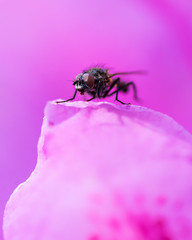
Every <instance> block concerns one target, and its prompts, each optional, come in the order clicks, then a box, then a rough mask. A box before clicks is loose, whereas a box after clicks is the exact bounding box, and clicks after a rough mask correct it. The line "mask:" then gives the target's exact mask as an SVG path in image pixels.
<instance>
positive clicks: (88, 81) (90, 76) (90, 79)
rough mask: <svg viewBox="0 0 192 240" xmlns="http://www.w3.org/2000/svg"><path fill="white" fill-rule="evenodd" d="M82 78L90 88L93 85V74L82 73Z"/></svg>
mask: <svg viewBox="0 0 192 240" xmlns="http://www.w3.org/2000/svg"><path fill="white" fill-rule="evenodd" d="M83 80H84V81H85V83H86V84H87V86H88V87H90V88H92V87H93V86H94V83H95V78H94V76H93V74H89V73H85V74H83Z"/></svg>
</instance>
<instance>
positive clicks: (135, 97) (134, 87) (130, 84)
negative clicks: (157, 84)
mask: <svg viewBox="0 0 192 240" xmlns="http://www.w3.org/2000/svg"><path fill="white" fill-rule="evenodd" d="M130 86H132V87H133V93H134V95H133V96H134V99H135V100H137V101H138V100H139V98H138V96H137V88H136V85H135V83H134V82H128V83H127V84H126V87H127V89H126V92H128V91H129V87H130Z"/></svg>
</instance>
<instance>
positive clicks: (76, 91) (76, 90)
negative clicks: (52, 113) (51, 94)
mask: <svg viewBox="0 0 192 240" xmlns="http://www.w3.org/2000/svg"><path fill="white" fill-rule="evenodd" d="M76 94H77V89H76V90H75V93H74V95H73V97H72V98H70V99H68V100H64V101H58V102H56V103H63V102H69V101H71V100H73V99H74V98H75V96H76Z"/></svg>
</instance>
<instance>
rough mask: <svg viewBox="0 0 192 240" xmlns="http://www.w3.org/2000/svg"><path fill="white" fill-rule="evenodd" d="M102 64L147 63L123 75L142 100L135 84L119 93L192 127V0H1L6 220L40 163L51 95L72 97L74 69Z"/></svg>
mask: <svg viewBox="0 0 192 240" xmlns="http://www.w3.org/2000/svg"><path fill="white" fill-rule="evenodd" d="M96 64H101V65H105V66H106V67H109V68H110V69H111V73H114V72H119V71H132V70H145V71H146V72H147V75H135V76H128V77H126V76H124V77H123V79H124V80H125V81H131V80H133V81H135V83H136V85H137V87H138V94H139V97H140V98H141V100H142V102H141V103H135V102H134V101H133V94H132V92H130V94H128V95H120V99H121V100H123V101H125V102H132V103H135V104H141V105H143V106H146V107H149V108H152V109H154V110H157V111H160V112H162V113H165V114H168V115H169V116H171V117H173V118H174V119H175V120H176V121H177V122H179V123H180V124H181V125H183V126H184V127H185V128H186V129H187V130H188V131H189V132H192V111H191V103H192V94H191V91H192V80H191V77H192V68H191V65H192V3H191V1H189V0H162V1H152V0H97V1H93V0H81V1H78V0H70V1H69V0H62V1H61V0H54V1H53V0H38V1H37V0H33V1H32V0H28V1H24V0H17V1H15V0H8V1H5V0H0V111H1V118H0V177H1V181H0V189H1V202H0V224H1V225H2V219H3V209H4V207H5V204H6V201H7V200H8V198H9V196H10V194H11V193H12V192H13V190H14V189H15V188H16V186H17V185H18V184H20V183H21V182H23V181H25V180H26V179H27V178H28V177H29V175H30V173H31V172H32V171H33V169H34V167H35V165H36V160H37V142H38V138H39V135H40V131H41V123H42V118H43V111H44V106H45V104H46V102H47V101H49V100H53V99H58V98H63V99H68V98H70V97H72V96H73V93H74V87H73V86H72V81H73V79H74V77H75V76H76V75H77V74H78V73H80V72H82V70H84V69H86V68H88V67H90V66H94V65H96ZM77 99H79V100H80V99H82V100H83V96H78V97H77ZM106 100H107V101H111V102H114V96H113V97H111V98H109V99H106ZM116 104H118V103H116ZM0 239H2V232H1V233H0Z"/></svg>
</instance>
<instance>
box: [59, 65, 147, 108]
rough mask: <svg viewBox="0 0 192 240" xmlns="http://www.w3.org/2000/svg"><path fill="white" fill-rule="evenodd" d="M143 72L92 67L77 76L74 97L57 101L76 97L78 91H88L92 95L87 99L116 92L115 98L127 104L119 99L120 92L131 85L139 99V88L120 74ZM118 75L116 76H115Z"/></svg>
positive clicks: (74, 83)
mask: <svg viewBox="0 0 192 240" xmlns="http://www.w3.org/2000/svg"><path fill="white" fill-rule="evenodd" d="M138 73H143V72H141V71H136V72H119V73H113V74H110V73H109V70H108V69H103V68H90V69H88V70H86V71H84V72H83V73H80V74H78V75H77V76H76V78H75V80H74V82H73V85H74V86H75V92H74V95H73V97H72V98H70V99H68V100H64V101H58V102H56V103H62V102H68V101H71V100H73V99H75V96H76V94H77V92H80V94H82V95H84V93H87V94H89V95H90V96H91V98H90V99H88V100H87V101H91V100H93V99H94V98H106V97H110V96H112V95H113V94H116V97H115V100H116V101H118V102H120V103H122V104H125V103H124V102H122V101H120V100H119V99H118V93H119V92H124V93H126V92H128V91H129V89H130V87H132V88H133V92H134V99H135V100H138V96H137V88H136V85H135V83H134V82H132V81H131V82H123V81H121V79H120V78H119V77H116V76H118V75H129V74H138ZM114 77H116V78H114Z"/></svg>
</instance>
